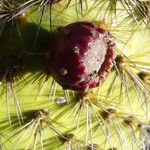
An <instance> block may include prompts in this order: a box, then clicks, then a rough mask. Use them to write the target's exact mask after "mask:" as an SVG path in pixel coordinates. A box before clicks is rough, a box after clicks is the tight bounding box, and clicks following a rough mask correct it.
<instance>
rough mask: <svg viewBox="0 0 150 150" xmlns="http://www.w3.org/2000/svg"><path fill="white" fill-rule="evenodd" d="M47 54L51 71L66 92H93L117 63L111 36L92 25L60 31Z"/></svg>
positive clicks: (76, 26) (72, 26) (81, 25)
mask: <svg viewBox="0 0 150 150" xmlns="http://www.w3.org/2000/svg"><path fill="white" fill-rule="evenodd" d="M49 45H50V46H49V48H48V51H47V64H48V65H47V69H48V70H49V72H50V74H51V75H52V76H53V78H54V79H55V80H56V81H57V82H58V83H59V84H60V85H62V87H63V88H64V89H71V90H75V91H85V92H87V91H89V90H90V89H91V88H94V87H97V86H98V85H99V84H101V83H102V82H103V81H104V80H105V78H106V77H107V75H108V74H109V72H110V70H111V67H112V65H113V61H114V57H115V56H114V50H113V45H114V42H113V40H112V38H111V36H110V35H109V33H108V32H107V31H106V30H105V29H103V28H101V27H98V28H96V27H95V26H94V25H93V24H92V23H88V22H75V23H72V24H69V25H67V26H65V27H61V28H59V29H58V30H57V31H56V32H55V33H54V34H53V36H52V39H51V41H50V44H49Z"/></svg>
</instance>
